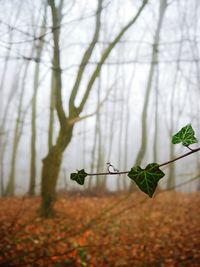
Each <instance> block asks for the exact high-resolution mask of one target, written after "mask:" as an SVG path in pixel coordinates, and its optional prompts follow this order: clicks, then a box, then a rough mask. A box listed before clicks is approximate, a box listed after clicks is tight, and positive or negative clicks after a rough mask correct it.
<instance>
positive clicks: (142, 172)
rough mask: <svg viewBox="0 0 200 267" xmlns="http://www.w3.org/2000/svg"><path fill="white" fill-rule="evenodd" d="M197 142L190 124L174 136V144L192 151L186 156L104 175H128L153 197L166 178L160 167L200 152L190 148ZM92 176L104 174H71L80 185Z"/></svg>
mask: <svg viewBox="0 0 200 267" xmlns="http://www.w3.org/2000/svg"><path fill="white" fill-rule="evenodd" d="M197 142H198V140H197V138H196V137H195V132H194V130H193V128H192V126H191V124H188V125H186V126H185V127H183V128H182V129H181V130H180V131H179V132H177V133H176V134H174V135H173V136H172V144H179V143H182V145H183V146H185V147H187V148H188V149H189V150H190V152H189V153H187V154H184V155H182V156H180V157H178V158H176V159H172V160H170V161H167V162H164V163H162V164H158V163H150V164H148V165H147V166H146V168H144V169H142V168H141V167H140V166H135V167H132V168H131V170H130V171H127V172H108V173H104V174H115V175H120V174H124V173H127V176H128V177H129V178H130V179H131V180H133V181H134V182H135V183H136V185H137V186H138V187H139V189H140V190H141V191H143V192H144V193H145V194H147V195H148V196H149V197H152V196H153V194H154V192H155V190H156V188H157V185H158V182H159V180H160V179H161V178H163V177H164V176H165V174H164V172H163V171H162V170H161V169H160V167H162V166H164V165H167V164H170V163H172V162H174V161H175V160H178V159H181V158H183V157H185V156H188V155H190V154H192V153H195V152H197V151H200V148H197V149H192V148H190V147H189V146H190V145H192V144H194V143H197ZM92 175H102V174H101V173H96V174H89V173H86V172H85V170H84V169H82V170H78V171H77V172H76V173H71V177H70V178H71V179H72V180H74V181H76V182H77V183H78V184H80V185H83V184H84V182H85V178H86V177H87V176H92Z"/></svg>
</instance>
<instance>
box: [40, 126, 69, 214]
mask: <svg viewBox="0 0 200 267" xmlns="http://www.w3.org/2000/svg"><path fill="white" fill-rule="evenodd" d="M72 131H73V126H72V125H68V127H67V132H64V131H62V130H60V132H59V136H58V139H57V142H56V144H55V145H54V146H52V147H51V148H50V150H49V152H48V154H47V156H46V157H45V158H44V159H43V166H42V186H41V196H42V203H41V208H40V215H41V216H42V217H46V218H47V217H52V216H53V206H54V202H55V199H56V184H57V180H58V176H59V171H60V167H61V163H62V155H63V152H64V150H65V149H66V147H67V146H68V144H69V143H70V141H71V138H72Z"/></svg>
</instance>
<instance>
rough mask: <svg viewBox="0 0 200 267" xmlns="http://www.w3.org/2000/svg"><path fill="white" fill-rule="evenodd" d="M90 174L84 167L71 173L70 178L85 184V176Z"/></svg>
mask: <svg viewBox="0 0 200 267" xmlns="http://www.w3.org/2000/svg"><path fill="white" fill-rule="evenodd" d="M87 175H88V174H87V173H86V172H85V170H84V169H82V170H80V171H77V173H71V175H70V179H71V180H74V181H76V182H77V183H78V184H80V185H84V182H85V177H86V176H87Z"/></svg>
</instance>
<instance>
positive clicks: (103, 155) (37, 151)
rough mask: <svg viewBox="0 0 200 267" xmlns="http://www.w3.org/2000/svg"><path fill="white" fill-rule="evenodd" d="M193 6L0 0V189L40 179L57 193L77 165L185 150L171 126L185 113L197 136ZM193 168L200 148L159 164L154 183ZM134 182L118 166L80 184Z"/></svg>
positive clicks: (176, 178) (136, 160)
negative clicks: (161, 173)
mask: <svg viewBox="0 0 200 267" xmlns="http://www.w3.org/2000/svg"><path fill="white" fill-rule="evenodd" d="M199 15H200V2H199V1H198V0H190V1H187V0H181V1H180V0H160V1H157V0H150V1H147V0H144V1H141V0H136V1H130V0H126V1H124V0H98V1H93V0H81V1H78V0H69V1H64V0H55V1H54V0H49V1H46V0H43V1H42V0H40V1H31V0H21V1H19V0H10V1H1V10H0V26H1V27H0V47H1V49H0V77H1V78H0V193H1V196H12V195H14V194H20V195H23V194H25V193H28V194H29V195H34V194H39V193H40V190H41V185H42V187H44V188H47V187H52V188H49V189H48V190H47V191H48V192H49V195H51V196H52V194H54V192H53V191H55V190H54V189H55V186H57V189H61V188H64V189H66V190H70V189H75V188H77V187H78V185H76V184H75V183H74V182H73V181H70V178H69V176H70V173H71V172H73V171H74V170H76V169H82V168H84V169H85V170H86V171H87V172H94V173H95V172H102V171H106V163H107V162H111V163H112V164H113V165H114V166H116V168H117V169H119V170H120V171H123V170H129V169H130V168H131V167H132V166H134V165H137V164H141V165H142V166H143V165H145V164H147V163H149V162H158V163H162V162H164V161H166V160H169V159H172V158H174V157H175V156H177V155H180V154H182V153H184V151H185V150H184V147H181V145H180V146H178V145H177V146H173V145H172V144H171V136H172V134H174V133H175V132H177V131H178V130H179V129H180V128H181V127H182V126H184V125H185V124H187V123H191V124H192V126H193V128H194V129H195V130H196V136H197V138H200V115H199V114H200V105H199V99H200V98H199V97H200V87H199V85H200V54H199V53H200V32H199V29H200V25H199V24H200V16H199ZM194 147H195V146H194ZM41 170H42V171H41ZM199 170H200V158H199V154H198V153H196V154H194V155H192V156H190V157H189V158H185V159H183V160H182V161H179V162H177V163H176V164H171V165H170V166H168V167H166V169H165V172H166V176H165V178H164V179H163V181H161V183H160V186H161V187H162V188H168V187H172V186H174V185H176V184H179V183H182V182H185V181H187V180H189V179H190V178H191V177H193V176H195V175H197V174H198V173H199ZM41 173H42V175H41ZM48 184H51V185H48ZM131 187H132V184H131V183H130V180H129V179H128V178H127V177H123V176H122V175H121V176H119V177H110V176H107V177H105V176H104V177H101V176H98V177H91V178H90V179H87V182H86V185H85V186H84V189H88V188H89V189H91V190H93V189H94V188H96V189H98V190H102V191H106V190H112V191H113V190H119V191H121V190H126V191H129V190H130V189H131ZM80 188H81V187H80ZM199 188H200V182H199V180H196V181H193V182H191V183H188V184H186V185H184V186H183V187H179V188H178V190H183V191H187V192H192V191H197V190H198V189H199ZM50 191H51V192H50ZM52 192H53V193H52ZM42 194H45V193H44V190H43V189H42Z"/></svg>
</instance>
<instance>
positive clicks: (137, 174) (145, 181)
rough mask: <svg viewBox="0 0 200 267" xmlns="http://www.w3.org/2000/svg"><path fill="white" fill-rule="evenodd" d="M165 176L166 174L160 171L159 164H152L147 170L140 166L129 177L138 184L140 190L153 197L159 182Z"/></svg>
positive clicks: (131, 171)
mask: <svg viewBox="0 0 200 267" xmlns="http://www.w3.org/2000/svg"><path fill="white" fill-rule="evenodd" d="M164 176H165V174H164V173H163V172H162V171H161V170H160V169H159V165H158V164H157V163H150V164H148V165H147V166H146V168H145V169H142V168H141V167H140V166H136V167H133V168H131V170H130V172H129V173H128V177H129V178H131V179H132V180H133V181H134V182H135V183H136V184H137V186H138V187H139V188H140V190H142V191H143V192H144V193H146V194H147V195H148V196H150V197H152V196H153V194H154V192H155V190H156V187H157V184H158V181H159V180H160V179H161V178H162V177H164Z"/></svg>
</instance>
